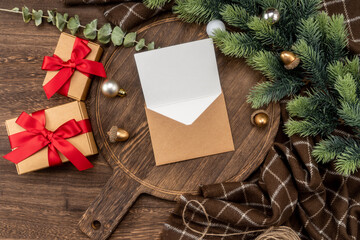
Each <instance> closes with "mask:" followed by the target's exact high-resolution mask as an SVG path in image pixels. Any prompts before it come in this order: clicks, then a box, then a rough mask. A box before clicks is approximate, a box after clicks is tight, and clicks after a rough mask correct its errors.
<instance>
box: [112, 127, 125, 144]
mask: <svg viewBox="0 0 360 240" xmlns="http://www.w3.org/2000/svg"><path fill="white" fill-rule="evenodd" d="M107 134H108V136H109V140H110V142H112V143H114V142H124V141H126V140H128V139H129V133H128V132H127V131H125V130H124V129H122V128H118V127H117V126H113V127H111V129H110V131H109V132H107Z"/></svg>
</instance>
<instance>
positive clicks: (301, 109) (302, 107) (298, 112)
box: [286, 96, 316, 118]
mask: <svg viewBox="0 0 360 240" xmlns="http://www.w3.org/2000/svg"><path fill="white" fill-rule="evenodd" d="M315 109H316V105H314V104H313V101H311V98H310V97H305V96H296V97H295V98H294V99H292V100H291V101H289V102H288V103H287V105H286V110H287V111H288V112H289V115H290V116H291V117H300V118H305V117H307V116H309V115H310V113H311V112H313V111H314V110H315Z"/></svg>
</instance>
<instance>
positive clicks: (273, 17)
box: [262, 8, 280, 24]
mask: <svg viewBox="0 0 360 240" xmlns="http://www.w3.org/2000/svg"><path fill="white" fill-rule="evenodd" d="M262 17H263V19H265V20H267V21H269V22H270V23H271V24H275V23H277V22H278V21H279V20H280V12H279V10H277V9H276V8H268V9H266V10H265V11H264V13H263V15H262Z"/></svg>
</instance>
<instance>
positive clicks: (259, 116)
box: [251, 110, 269, 127]
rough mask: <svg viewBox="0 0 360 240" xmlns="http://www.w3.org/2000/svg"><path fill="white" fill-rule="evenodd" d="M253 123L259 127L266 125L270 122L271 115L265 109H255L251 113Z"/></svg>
mask: <svg viewBox="0 0 360 240" xmlns="http://www.w3.org/2000/svg"><path fill="white" fill-rule="evenodd" d="M251 123H252V124H253V125H255V126H257V127H265V126H266V125H268V123H269V115H268V114H267V113H266V112H265V111H264V110H258V111H255V112H254V113H253V114H252V115H251Z"/></svg>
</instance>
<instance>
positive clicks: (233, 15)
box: [220, 4, 250, 29]
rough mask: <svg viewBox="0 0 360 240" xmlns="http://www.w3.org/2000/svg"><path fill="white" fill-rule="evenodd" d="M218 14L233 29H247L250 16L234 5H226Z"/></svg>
mask: <svg viewBox="0 0 360 240" xmlns="http://www.w3.org/2000/svg"><path fill="white" fill-rule="evenodd" d="M220 14H221V16H222V18H223V20H224V21H225V22H227V23H228V24H229V25H231V26H234V27H239V28H241V29H248V26H247V23H248V22H249V19H250V15H249V14H248V13H247V12H246V10H245V9H244V8H242V7H240V6H238V5H235V4H226V5H225V6H224V7H223V8H222V9H221V11H220Z"/></svg>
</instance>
